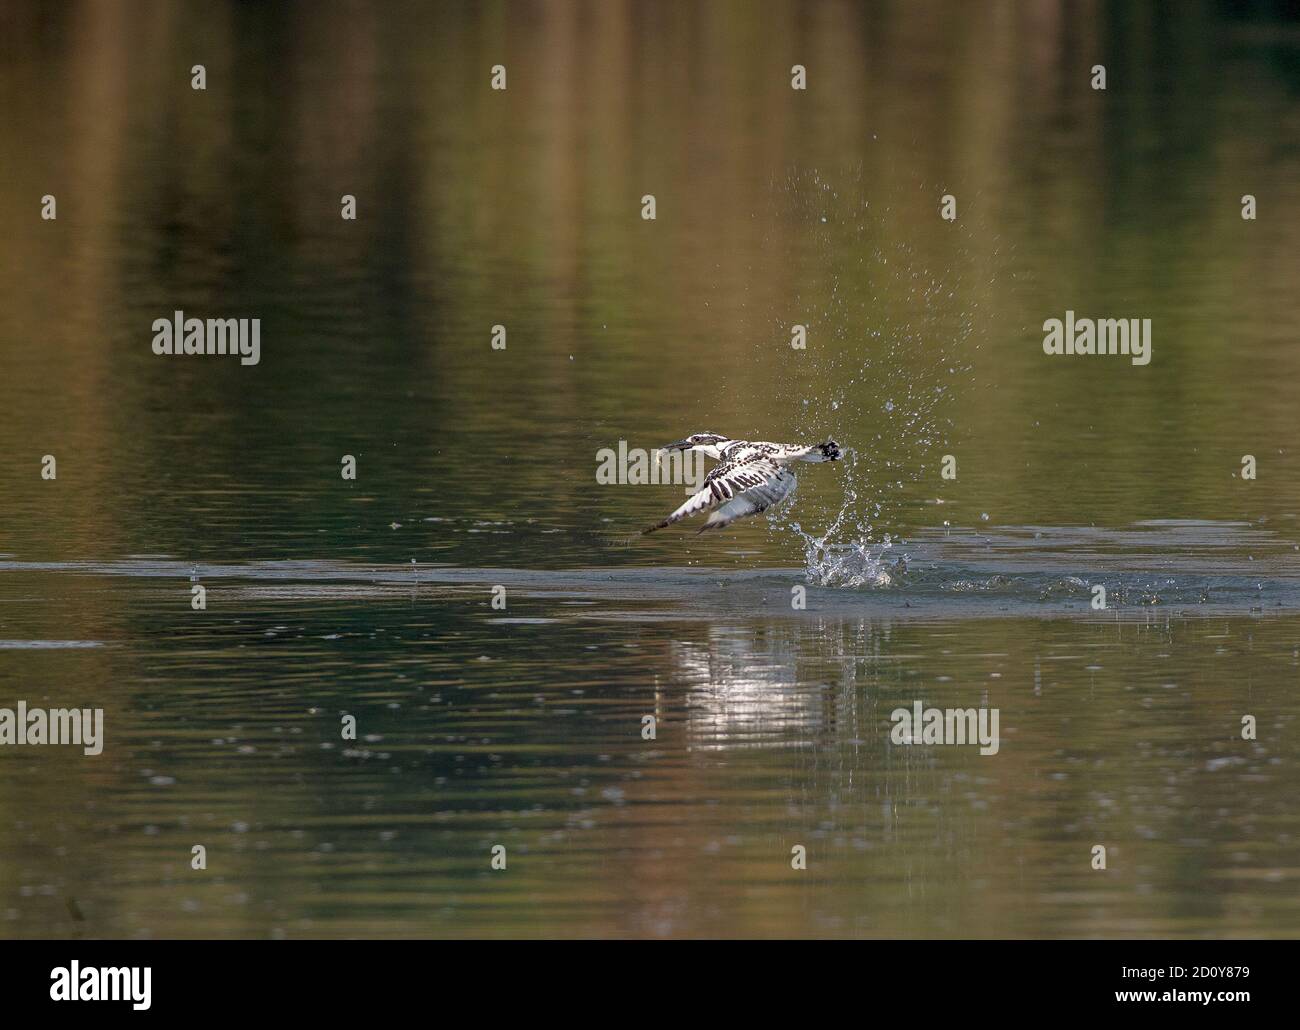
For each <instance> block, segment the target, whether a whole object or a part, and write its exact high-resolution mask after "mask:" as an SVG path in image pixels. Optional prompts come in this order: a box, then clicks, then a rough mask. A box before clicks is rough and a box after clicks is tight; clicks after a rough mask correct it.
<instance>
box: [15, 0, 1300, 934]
mask: <svg viewBox="0 0 1300 1030" xmlns="http://www.w3.org/2000/svg"><path fill="white" fill-rule="evenodd" d="M196 55H197V56H196ZM200 58H203V59H206V63H207V67H208V72H209V88H208V90H207V91H206V92H202V93H199V92H195V91H193V90H191V89H190V88H189V72H188V69H189V67H190V66H191V65H192V64H193V63H194V62H195V61H197V60H199V59H200ZM498 61H505V62H506V63H507V64H508V66H509V75H510V79H509V82H510V88H509V89H508V90H507V91H506V92H505V93H493V92H491V91H490V90H488V89H487V88H486V85H487V81H488V71H487V70H488V69H489V68H490V67H491V65H492V64H494V63H497V62H498ZM796 61H800V62H802V63H805V64H806V65H807V66H808V69H809V75H810V79H809V82H810V85H809V89H808V90H807V91H806V92H804V93H797V92H795V91H792V90H791V89H789V77H788V69H789V67H790V65H791V64H792V63H795V62H796ZM1098 61H1104V62H1105V63H1106V64H1107V65H1108V67H1109V69H1110V75H1111V78H1110V85H1109V87H1108V89H1107V91H1106V92H1105V93H1104V94H1099V93H1096V92H1094V91H1093V90H1091V89H1090V88H1089V87H1088V74H1087V70H1088V68H1090V66H1091V65H1092V64H1094V63H1097V62H1098ZM0 98H2V99H3V103H0V140H2V141H3V152H4V154H5V159H6V161H5V164H6V174H5V176H4V183H3V185H0V218H2V219H3V224H4V226H5V232H4V233H3V234H2V235H0V297H3V304H0V707H11V706H13V705H14V704H16V702H17V701H18V700H20V699H22V700H26V701H27V702H28V703H29V704H30V705H33V706H36V705H43V706H48V707H66V706H72V705H77V706H93V707H102V708H103V709H104V710H105V718H106V724H107V728H106V743H105V748H104V753H103V754H102V755H100V756H98V757H94V758H89V757H84V756H82V755H81V753H80V751H79V750H77V749H73V748H3V749H0V934H3V935H5V936H10V937H23V938H26V937H65V936H82V937H119V936H151V937H166V936H181V937H189V936H218V937H237V936H251V937H281V936H285V937H316V936H327V937H333V936H393V937H415V936H431V935H433V936H457V937H459V936H465V937H471V936H474V937H477V936H547V937H552V936H574V935H596V936H864V937H873V936H900V937H940V936H963V937H985V936H991V937H1005V936H1026V937H1056V936H1129V935H1140V936H1295V935H1296V934H1297V933H1300V891H1297V883H1298V880H1300V815H1298V813H1297V808H1296V803H1295V799H1296V794H1297V785H1298V784H1300V768H1298V766H1297V762H1298V760H1300V753H1298V752H1300V744H1298V741H1300V694H1298V693H1297V687H1298V685H1300V526H1297V513H1300V460H1298V459H1297V452H1296V448H1295V443H1296V436H1297V430H1298V429H1300V415H1297V411H1300V407H1298V406H1297V404H1296V383H1297V377H1298V376H1300V350H1298V349H1297V346H1296V342H1295V327H1296V325H1297V322H1298V317H1297V316H1300V304H1298V303H1297V299H1296V291H1295V284H1296V282H1297V281H1300V274H1298V273H1300V258H1297V253H1300V251H1298V249H1297V246H1296V243H1297V232H1296V229H1297V225H1300V147H1297V144H1296V141H1297V139H1300V135H1297V132H1298V130H1300V24H1297V23H1296V22H1295V21H1294V20H1286V19H1283V18H1280V17H1277V18H1274V17H1271V16H1270V15H1269V14H1268V11H1267V10H1264V11H1263V12H1262V13H1261V12H1256V11H1252V12H1247V13H1245V14H1243V13H1241V12H1240V11H1239V10H1238V6H1237V5H1232V4H1214V3H1187V4H1178V5H1151V6H1148V5H1144V4H1101V3H1098V4H1057V3H1041V4H1023V5H980V4H964V3H952V4H945V3H937V2H936V3H920V4H915V3H901V2H900V3H882V4H876V5H870V6H859V5H852V4H837V3H808V4H794V3H780V2H776V3H769V4H762V5H739V4H738V5H733V4H710V5H691V4H680V5H678V4H674V5H657V4H649V3H645V4H641V3H608V4H605V3H602V4H580V3H573V4H569V3H536V4H518V5H516V4H484V5H464V6H459V5H436V6H433V5H430V6H423V5H410V6H401V5H385V6H384V7H382V8H376V9H375V10H369V9H367V8H366V7H364V6H361V5H351V4H321V5H305V6H302V7H293V8H276V7H261V6H252V5H233V4H232V5H229V6H227V5H223V4H198V3H195V4H159V5H143V4H132V3H122V4H116V3H93V4H92V3H86V4H67V5H56V6H54V7H49V6H46V5H36V4H30V5H29V4H26V3H18V4H12V5H6V8H5V10H4V12H3V13H0ZM344 193H350V194H353V195H355V196H356V197H357V198H358V210H359V217H358V219H357V221H355V222H345V221H343V220H341V219H340V218H339V216H338V215H339V206H338V205H339V197H340V196H341V195H342V194H344ZM645 193H654V194H655V195H656V198H657V204H658V217H657V219H656V220H655V221H654V222H645V221H643V220H642V219H641V218H640V217H639V212H640V198H641V196H642V195H643V194H645ZM945 193H951V194H954V195H955V196H956V197H957V198H958V210H959V218H958V220H957V222H956V223H952V224H949V223H947V222H944V221H943V220H941V219H939V218H938V217H937V206H938V198H939V197H940V196H942V195H943V194H945ZM1245 193H1250V194H1252V195H1255V196H1256V197H1257V198H1258V202H1259V211H1260V214H1259V217H1258V219H1257V220H1255V221H1243V220H1242V219H1241V218H1240V197H1241V196H1242V195H1243V194H1245ZM44 194H53V195H56V196H57V198H58V219H57V221H54V222H43V221H42V220H41V219H40V218H39V217H38V214H39V198H40V197H41V196H42V195H44ZM177 309H180V310H184V311H185V312H186V313H187V314H194V315H196V316H200V317H207V316H229V317H238V316H247V317H260V318H261V319H262V360H261V363H260V364H259V365H257V366H255V367H248V368H245V367H240V366H239V364H238V362H236V361H231V360H226V359H222V358H216V357H213V358H197V357H191V358H174V359H172V358H162V357H156V356H154V355H153V354H152V353H151V352H150V348H149V343H150V340H151V337H152V333H151V329H150V327H151V324H152V322H153V320H154V319H156V318H159V317H170V315H171V313H172V312H173V311H175V310H177ZM1066 309H1071V310H1074V311H1076V312H1078V313H1080V314H1081V315H1085V314H1086V315H1091V316H1093V317H1141V318H1151V319H1152V321H1153V327H1154V328H1153V336H1154V344H1153V360H1152V362H1151V364H1150V365H1149V366H1146V367H1134V366H1132V365H1131V364H1130V363H1128V362H1127V360H1124V359H1120V358H1095V359H1086V358H1064V357H1062V358H1048V357H1046V356H1044V355H1043V353H1042V346H1041V342H1042V330H1041V328H1040V327H1041V324H1042V322H1043V320H1044V319H1047V318H1051V317H1057V318H1059V317H1062V316H1063V315H1064V312H1065V311H1066ZM496 324H503V325H505V326H507V328H508V345H507V348H506V349H505V350H504V351H493V350H492V349H491V346H490V338H491V327H492V326H493V325H496ZM794 324H802V325H806V326H807V327H808V339H809V345H808V349H807V350H806V351H802V352H801V351H795V350H792V349H791V348H790V346H789V341H790V327H791V326H792V325H794ZM696 430H715V431H718V432H724V433H728V434H731V435H733V436H752V437H759V438H766V439H785V438H789V439H800V438H809V439H822V438H825V437H826V436H833V437H834V438H835V439H836V440H838V441H840V442H841V443H842V444H844V445H845V447H846V448H848V449H849V450H850V454H849V456H848V458H847V460H846V461H844V462H841V463H838V464H836V465H824V466H808V467H807V468H806V471H805V472H802V473H801V474H800V480H801V485H800V489H799V493H798V495H797V497H796V499H795V501H794V504H793V506H792V507H791V508H790V509H789V510H787V511H785V512H783V513H781V514H779V515H778V516H776V517H775V518H774V519H773V520H771V521H770V522H769V521H767V520H749V521H747V522H743V523H739V524H737V525H736V526H734V527H732V528H731V529H729V530H727V531H725V532H723V533H715V534H710V535H708V536H704V537H699V538H696V537H695V536H694V535H693V534H692V533H691V531H690V530H689V529H685V530H682V529H678V530H673V531H667V532H665V533H662V534H658V535H656V536H655V537H652V538H646V539H642V538H640V537H637V536H635V534H636V532H637V530H639V529H640V528H641V527H642V526H644V525H646V524H648V523H649V522H651V521H654V520H656V519H658V518H659V517H661V516H662V515H663V514H665V513H666V512H667V511H669V510H670V509H671V508H672V507H674V506H675V505H676V504H677V503H679V499H680V497H681V488H680V487H676V486H635V485H627V486H600V485H598V484H597V483H596V479H595V469H596V465H597V452H598V451H599V449H600V448H603V447H617V445H618V441H619V440H626V441H628V443H629V445H630V446H633V447H653V446H657V445H659V444H663V443H666V442H668V441H670V440H674V439H678V438H680V437H681V436H683V435H685V434H686V433H688V432H691V431H696ZM46 454H53V455H55V456H56V458H57V461H58V466H57V468H58V477H57V479H56V480H53V481H48V480H43V479H42V478H41V476H40V469H41V459H42V456H43V455H46ZM944 454H952V455H954V456H955V457H956V459H957V463H958V476H957V479H956V480H944V479H941V477H940V461H941V458H942V456H943V455H944ZM1245 454H1251V455H1254V456H1255V457H1256V459H1257V463H1258V476H1257V478H1256V479H1255V480H1253V481H1250V480H1243V478H1242V477H1241V469H1242V464H1241V462H1242V456H1243V455H1245ZM343 455H354V456H355V457H356V459H357V468H358V475H357V479H356V480H355V481H348V480H343V479H342V478H341V477H340V474H339V471H340V459H341V457H342V456H343ZM194 583H199V584H202V585H203V586H205V588H206V589H207V600H208V604H207V610H206V611H202V612H198V611H193V610H192V609H191V607H190V596H191V593H190V591H191V586H192V585H193V584H194ZM1095 584H1101V585H1104V586H1105V587H1106V590H1107V596H1108V607H1107V608H1106V610H1104V611H1096V610H1093V609H1092V608H1091V606H1090V603H1089V602H1090V600H1091V597H1092V589H1091V588H1092V586H1093V585H1095ZM799 585H802V586H805V587H806V589H807V607H806V609H804V610H797V609H794V608H792V606H791V587H792V586H799ZM494 586H504V587H505V588H506V591H507V596H508V606H507V608H506V609H505V610H500V609H495V608H493V607H492V605H491V598H492V588H493V587H494ZM918 700H919V701H922V702H923V703H924V704H925V705H926V706H933V707H941V708H943V707H972V706H989V707H995V708H997V709H998V710H999V711H1000V728H1001V746H1000V750H999V752H998V754H996V755H993V756H984V757H982V756H980V755H979V754H978V751H977V750H976V749H975V748H971V747H919V746H918V747H907V746H899V745H895V744H892V743H891V742H890V737H889V730H890V726H891V723H890V719H889V716H890V713H891V712H892V711H893V710H894V709H896V708H899V707H904V708H910V706H911V705H912V703H913V702H914V701H918ZM1247 714H1249V715H1253V716H1254V717H1255V719H1256V720H1257V724H1258V728H1257V735H1256V739H1254V740H1242V739H1241V719H1242V716H1243V715H1247ZM344 715H352V716H355V718H356V719H357V725H358V737H357V739H356V740H342V739H340V722H341V719H342V717H343V716H344ZM646 715H654V716H655V717H656V719H657V725H658V734H657V739H655V740H645V739H643V738H642V735H641V727H642V720H643V717H644V716H646ZM195 844H202V845H204V846H205V847H206V848H207V854H208V868H207V870H206V871H203V872H199V871H194V870H192V869H191V868H190V849H191V848H192V847H193V845H195ZM496 844H503V845H505V847H506V848H507V853H508V856H509V858H508V868H507V870H506V871H504V872H501V871H493V870H492V869H491V868H490V867H489V857H490V856H489V852H490V849H491V848H492V847H493V846H494V845H496ZM796 844H802V845H804V846H805V847H806V848H807V850H808V867H807V869H806V870H805V871H802V872H796V871H794V870H792V869H791V867H790V854H791V848H792V847H793V846H795V845H796ZM1097 844H1103V845H1105V846H1106V847H1107V849H1108V868H1107V869H1106V870H1105V871H1104V872H1101V871H1094V870H1093V869H1092V868H1091V864H1090V859H1091V849H1092V848H1093V847H1094V846H1095V845H1097Z"/></svg>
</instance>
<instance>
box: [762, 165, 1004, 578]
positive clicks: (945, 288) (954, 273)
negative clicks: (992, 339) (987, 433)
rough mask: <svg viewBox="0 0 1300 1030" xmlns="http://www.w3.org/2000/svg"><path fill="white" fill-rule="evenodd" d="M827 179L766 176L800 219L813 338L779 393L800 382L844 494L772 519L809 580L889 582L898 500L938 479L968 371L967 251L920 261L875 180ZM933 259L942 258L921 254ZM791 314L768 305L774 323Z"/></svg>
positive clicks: (901, 561)
mask: <svg viewBox="0 0 1300 1030" xmlns="http://www.w3.org/2000/svg"><path fill="white" fill-rule="evenodd" d="M837 178H838V182H837V183H836V184H834V185H833V184H832V183H831V182H830V181H828V179H827V178H824V177H823V176H822V175H820V174H819V173H816V172H810V173H797V174H793V175H791V176H789V177H788V178H787V179H786V181H785V182H783V183H780V184H778V185H777V193H778V194H779V196H780V200H781V203H782V206H783V208H784V210H785V212H786V216H787V217H790V215H791V213H792V212H793V215H794V217H796V218H797V219H798V221H799V222H800V223H801V224H802V226H803V228H804V230H805V231H806V233H805V235H806V246H807V248H808V257H809V260H807V261H806V262H804V263H803V265H802V266H801V269H800V272H799V275H800V280H799V282H800V301H801V305H802V309H803V310H805V311H808V312H809V314H808V315H807V316H806V317H807V319H808V322H809V332H810V333H812V334H815V335H816V338H817V340H818V346H816V347H815V348H814V347H810V348H809V349H808V350H807V351H789V352H787V353H786V354H784V355H783V357H782V360H781V361H780V362H778V363H777V364H778V366H779V370H778V372H777V374H778V375H779V376H780V377H781V381H782V383H783V384H784V385H785V390H784V393H785V394H786V395H787V396H788V395H790V393H791V389H792V387H793V388H794V389H797V390H798V391H799V392H798V393H797V394H795V395H796V396H799V398H800V404H799V410H798V413H797V415H796V419H795V422H796V432H797V434H798V436H799V437H800V438H805V439H816V440H821V439H825V438H827V437H828V436H830V437H834V438H835V439H836V440H838V441H839V442H840V443H841V444H842V445H843V446H844V447H845V449H846V458H845V461H844V462H843V463H842V469H841V470H840V474H839V475H838V476H836V477H835V478H836V479H837V480H838V482H837V488H842V490H843V498H842V500H841V501H840V503H839V506H838V510H837V511H836V512H835V514H834V516H833V517H832V518H831V519H830V521H829V523H828V524H827V525H826V527H825V528H824V529H820V530H812V531H809V530H806V529H804V528H803V526H802V525H801V524H800V523H799V522H797V521H794V520H793V519H792V518H790V517H788V516H787V517H784V518H782V517H779V516H778V517H777V518H776V519H774V520H773V523H772V525H773V527H774V530H775V531H776V532H788V533H793V534H794V536H795V537H796V539H797V540H798V541H799V543H800V545H801V547H802V549H803V552H804V562H805V572H806V575H807V578H808V581H809V582H810V583H815V584H818V585H823V586H836V587H843V588H849V589H854V588H872V587H888V586H891V585H895V584H896V583H897V582H898V581H899V578H900V575H901V572H902V570H903V569H904V568H905V566H906V558H905V557H904V556H903V555H902V554H901V553H900V552H899V551H898V550H897V545H898V542H899V541H898V540H897V533H898V530H899V527H901V526H902V525H904V524H905V515H906V507H907V505H909V504H913V505H914V504H916V503H917V501H918V498H917V497H916V492H917V491H916V489H915V488H916V487H917V485H918V483H920V482H921V481H922V480H924V481H925V482H926V483H929V482H934V483H936V484H937V483H938V482H939V477H938V474H937V464H938V461H939V459H940V457H941V456H942V454H943V452H944V451H945V450H946V449H948V448H949V447H950V446H951V437H952V435H953V425H952V421H951V417H950V411H951V405H952V402H953V399H954V396H955V395H956V393H957V392H958V391H959V390H960V388H961V387H963V386H964V385H965V384H966V383H967V382H968V381H969V380H970V378H971V376H970V373H971V369H972V366H971V364H970V363H969V362H970V357H971V353H972V352H973V351H974V350H976V349H978V342H977V341H976V340H975V339H974V336H975V332H976V326H977V319H976V318H975V316H974V311H973V307H974V304H973V302H970V301H967V300H964V299H963V298H965V297H967V296H968V295H969V294H968V291H967V290H965V289H964V283H963V279H964V277H965V275H967V274H968V271H967V270H968V269H969V267H970V262H969V261H968V260H966V259H965V257H964V253H963V248H962V246H961V244H960V242H958V243H957V244H956V245H953V244H952V243H951V242H949V243H948V244H947V245H946V249H945V250H944V251H943V252H942V254H941V256H940V257H939V258H933V259H932V260H931V261H927V260H926V259H925V258H923V257H921V256H919V255H918V253H917V248H916V247H915V246H914V243H913V241H912V240H910V239H909V238H908V237H907V233H906V231H905V230H904V229H902V228H900V226H899V224H898V220H897V219H895V218H891V217H890V216H891V202H890V198H889V196H888V194H887V192H886V191H885V190H883V189H881V188H879V187H877V188H876V189H875V190H874V192H875V196H871V195H870V192H871V191H868V190H867V188H866V186H865V184H864V182H863V176H862V173H861V172H860V171H858V172H851V173H849V174H847V175H845V176H840V177H837ZM940 192H941V191H940ZM937 195H938V194H936V196H937ZM937 222H938V219H937V215H936V223H937ZM944 229H945V230H949V229H955V227H954V226H944ZM961 238H962V237H961V236H960V235H959V232H954V233H953V234H952V239H956V240H958V241H960V239H961ZM936 261H937V262H938V264H939V265H940V266H941V267H931V265H932V264H933V263H935V262H936ZM788 321H789V319H788V318H784V317H782V316H781V315H777V314H775V313H774V315H773V325H774V331H778V332H779V330H780V328H781V326H782V325H784V324H785V323H788ZM927 489H928V490H930V491H933V490H934V489H935V487H927ZM931 495H932V493H931ZM805 518H807V520H808V521H810V522H811V521H812V519H811V518H808V517H807V515H806V514H805Z"/></svg>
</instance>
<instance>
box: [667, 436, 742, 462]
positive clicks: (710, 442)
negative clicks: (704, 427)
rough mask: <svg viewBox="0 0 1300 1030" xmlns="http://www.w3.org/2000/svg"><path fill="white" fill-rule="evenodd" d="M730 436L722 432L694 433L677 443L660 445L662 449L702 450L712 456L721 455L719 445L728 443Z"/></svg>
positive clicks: (668, 450) (669, 450)
mask: <svg viewBox="0 0 1300 1030" xmlns="http://www.w3.org/2000/svg"><path fill="white" fill-rule="evenodd" d="M729 439H730V438H729V437H726V436H723V435H722V434H721V433H692V434H691V435H690V436H688V437H686V439H684V440H678V441H677V442H676V443H670V444H668V445H667V446H666V447H660V448H659V449H660V450H661V451H665V452H671V451H700V452H701V453H703V454H707V455H708V456H709V457H710V458H718V457H721V451H720V450H719V447H721V445H722V444H724V443H726V442H727V441H728V440H729Z"/></svg>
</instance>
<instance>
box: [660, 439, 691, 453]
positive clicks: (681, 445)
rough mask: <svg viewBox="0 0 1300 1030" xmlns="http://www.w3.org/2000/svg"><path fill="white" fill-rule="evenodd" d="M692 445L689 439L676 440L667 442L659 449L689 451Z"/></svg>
mask: <svg viewBox="0 0 1300 1030" xmlns="http://www.w3.org/2000/svg"><path fill="white" fill-rule="evenodd" d="M693 446H695V445H694V444H692V443H691V441H690V440H678V441H677V442H676V443H670V444H667V445H666V446H664V447H660V448H659V449H660V450H661V451H689V450H690V449H691V448H692V447H693Z"/></svg>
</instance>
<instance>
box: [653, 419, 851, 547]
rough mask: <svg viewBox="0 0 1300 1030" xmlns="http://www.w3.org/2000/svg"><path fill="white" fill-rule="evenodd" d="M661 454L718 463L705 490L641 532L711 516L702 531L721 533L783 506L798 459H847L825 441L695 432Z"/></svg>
mask: <svg viewBox="0 0 1300 1030" xmlns="http://www.w3.org/2000/svg"><path fill="white" fill-rule="evenodd" d="M659 450H660V453H671V452H673V451H698V452H699V453H701V454H704V455H706V456H707V457H710V458H713V459H714V460H715V461H717V462H719V464H718V465H715V466H714V467H713V468H712V469H711V470H710V471H709V474H708V475H707V476H705V477H704V486H703V488H702V489H701V490H700V491H699V492H698V493H695V494H692V495H691V496H690V497H689V498H687V500H686V503H685V504H683V505H682V506H681V507H680V508H678V509H677V510H676V511H675V512H673V513H672V514H671V515H669V516H668V517H667V518H666V519H664V520H663V521H662V522H656V523H655V524H654V525H653V526H650V527H649V528H648V529H644V530H642V531H641V532H642V534H645V533H653V532H654V531H655V530H656V529H663V528H664V527H665V526H671V525H672V524H673V523H674V522H680V521H681V520H682V519H685V518H690V517H691V516H692V515H698V514H700V513H701V512H705V511H707V512H710V513H711V514H710V515H709V518H708V521H706V522H705V523H704V525H702V526H701V527H700V529H699V532H701V533H703V532H704V531H705V530H706V529H722V528H723V527H724V526H729V525H731V523H733V522H735V521H736V519H743V518H745V517H746V516H749V515H757V514H759V513H760V512H763V511H766V510H767V509H768V508H770V507H772V506H773V505H774V504H780V503H781V502H782V501H784V500H785V499H786V498H787V497H789V496H790V495H791V494H792V493H794V488H795V487H796V486H797V485H798V482H799V481H798V480H797V479H796V478H795V475H794V473H793V472H791V471H790V470H789V468H787V466H788V465H790V464H791V463H792V462H796V461H838V460H839V459H840V458H841V457H843V453H842V452H841V451H840V445H839V444H837V443H836V442H835V441H834V440H827V441H826V442H825V443H815V444H812V445H808V444H790V443H764V442H763V441H760V440H732V439H729V438H728V437H725V436H721V435H719V434H718V433H694V434H692V435H691V436H688V437H687V438H686V439H685V440H678V441H677V442H676V443H670V444H669V445H668V446H667V447H661V448H660V449H659Z"/></svg>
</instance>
